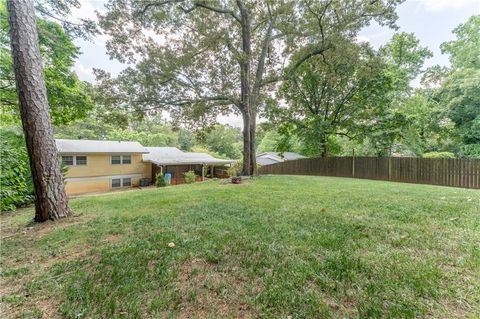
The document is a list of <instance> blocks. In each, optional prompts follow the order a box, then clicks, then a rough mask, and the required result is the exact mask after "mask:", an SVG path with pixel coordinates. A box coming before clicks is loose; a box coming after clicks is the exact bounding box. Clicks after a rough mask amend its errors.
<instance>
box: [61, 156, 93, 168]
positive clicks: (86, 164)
mask: <svg viewBox="0 0 480 319" xmlns="http://www.w3.org/2000/svg"><path fill="white" fill-rule="evenodd" d="M67 156H68V157H71V158H72V165H69V164H64V162H63V158H64V157H67ZM77 156H83V157H85V161H86V163H85V164H77ZM61 162H62V164H63V165H65V166H88V156H87V155H62V156H61Z"/></svg>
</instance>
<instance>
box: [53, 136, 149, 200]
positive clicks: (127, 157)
mask: <svg viewBox="0 0 480 319" xmlns="http://www.w3.org/2000/svg"><path fill="white" fill-rule="evenodd" d="M56 144H57V150H58V153H59V154H60V157H61V160H62V163H63V164H64V165H65V166H66V167H67V168H68V170H67V173H66V186H65V187H66V191H67V194H69V195H71V194H81V193H91V192H105V191H110V190H115V189H121V188H125V187H132V186H138V185H139V184H140V180H141V179H150V178H151V172H152V164H151V163H150V162H146V161H143V158H142V155H143V154H145V153H148V150H147V149H146V148H145V147H143V146H142V145H141V144H140V143H138V142H117V141H91V140H64V139H57V140H56Z"/></svg>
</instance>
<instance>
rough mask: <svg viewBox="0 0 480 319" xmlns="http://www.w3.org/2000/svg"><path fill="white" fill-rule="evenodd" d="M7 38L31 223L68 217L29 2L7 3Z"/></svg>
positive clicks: (14, 0)
mask: <svg viewBox="0 0 480 319" xmlns="http://www.w3.org/2000/svg"><path fill="white" fill-rule="evenodd" d="M7 8H8V12H9V24H10V38H11V45H12V55H13V65H14V69H15V79H16V84H17V92H18V97H19V101H20V114H21V118H22V125H23V131H24V135H25V141H26V145H27V150H28V155H29V160H30V168H31V171H32V177H33V184H34V189H35V196H36V199H35V221H37V222H43V221H46V220H56V219H59V218H63V217H66V216H68V215H69V214H70V209H69V207H68V199H67V195H66V193H65V185H64V182H63V178H62V174H61V171H60V161H59V158H58V153H57V148H56V145H55V140H54V138H53V133H52V126H51V122H50V115H49V113H48V101H47V94H46V88H45V82H44V78H43V68H42V59H41V56H40V49H39V45H38V34H37V27H36V23H35V11H34V7H33V3H32V1H30V0H8V2H7Z"/></svg>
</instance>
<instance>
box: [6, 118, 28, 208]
mask: <svg viewBox="0 0 480 319" xmlns="http://www.w3.org/2000/svg"><path fill="white" fill-rule="evenodd" d="M0 135H1V138H0V211H13V210H15V208H16V207H20V206H24V205H27V204H29V203H31V202H33V200H34V199H35V197H34V191H33V183H32V177H31V174H30V166H29V162H28V155H27V149H26V147H25V142H24V138H23V134H22V133H21V130H20V128H17V127H12V128H1V129H0Z"/></svg>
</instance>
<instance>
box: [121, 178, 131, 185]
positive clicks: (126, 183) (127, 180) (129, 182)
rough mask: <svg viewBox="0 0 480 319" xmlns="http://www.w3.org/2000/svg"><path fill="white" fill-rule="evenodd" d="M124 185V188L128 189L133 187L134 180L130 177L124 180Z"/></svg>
mask: <svg viewBox="0 0 480 319" xmlns="http://www.w3.org/2000/svg"><path fill="white" fill-rule="evenodd" d="M122 183H123V185H122V186H123V187H127V186H132V179H131V178H130V177H128V178H124V179H123V180H122Z"/></svg>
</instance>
